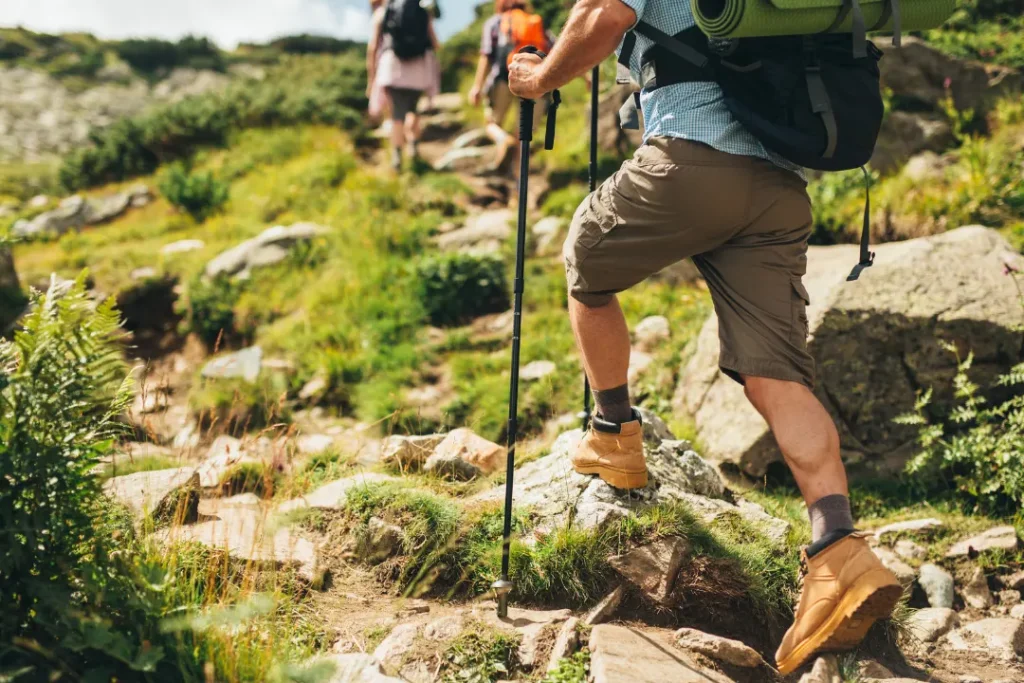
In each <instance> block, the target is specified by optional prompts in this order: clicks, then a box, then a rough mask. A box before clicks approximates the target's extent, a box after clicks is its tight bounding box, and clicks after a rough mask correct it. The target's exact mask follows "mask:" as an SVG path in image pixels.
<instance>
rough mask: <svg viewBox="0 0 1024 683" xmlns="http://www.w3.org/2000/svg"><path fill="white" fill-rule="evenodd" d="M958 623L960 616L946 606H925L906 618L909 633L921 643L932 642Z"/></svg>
mask: <svg viewBox="0 0 1024 683" xmlns="http://www.w3.org/2000/svg"><path fill="white" fill-rule="evenodd" d="M959 625H960V617H959V616H957V613H956V612H954V611H953V610H952V609H949V608H948V607H926V608H925V609H919V610H916V611H914V612H913V613H911V615H910V616H909V617H908V618H907V628H908V629H909V630H910V633H911V634H912V635H913V636H914V637H915V638H917V639H918V640H920V641H921V642H923V643H934V642H935V641H936V640H938V639H939V638H941V637H942V636H944V635H946V634H947V633H949V631H951V630H952V629H954V628H956V627H957V626H959Z"/></svg>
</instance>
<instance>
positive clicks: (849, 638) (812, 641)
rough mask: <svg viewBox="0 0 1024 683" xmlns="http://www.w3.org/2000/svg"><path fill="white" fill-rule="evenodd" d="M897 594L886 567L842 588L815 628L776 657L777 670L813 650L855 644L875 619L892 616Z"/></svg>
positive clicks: (790, 668) (795, 665) (789, 669)
mask: <svg viewBox="0 0 1024 683" xmlns="http://www.w3.org/2000/svg"><path fill="white" fill-rule="evenodd" d="M883 577H884V579H883ZM901 597H903V586H901V585H900V584H899V583H896V584H893V583H892V581H891V579H890V576H889V572H888V571H885V572H884V573H883V572H881V571H872V572H869V573H868V574H867V575H866V576H863V577H861V578H860V580H858V581H857V583H855V584H854V586H853V587H852V588H851V589H850V590H848V591H847V592H846V595H844V596H843V599H842V600H841V601H840V602H839V605H838V606H837V607H836V609H835V610H834V611H833V612H832V615H831V616H830V617H829V618H828V619H827V620H826V621H825V623H824V624H822V625H821V627H819V628H818V630H817V631H815V632H814V633H813V634H811V636H810V637H808V638H807V639H806V640H804V641H803V642H802V643H800V645H798V646H797V647H796V648H794V649H793V652H792V653H790V655H789V656H788V657H784V658H783V659H781V660H779V662H778V668H779V673H781V674H782V675H788V674H791V673H793V672H794V671H796V670H797V669H799V668H800V666H801V665H803V664H804V662H806V661H807V660H808V659H810V658H811V656H812V655H814V654H815V653H816V652H819V651H829V650H831V651H837V650H838V651H843V650H852V649H853V648H855V647H857V646H858V645H860V643H861V641H863V640H864V636H865V635H867V632H868V629H870V628H871V626H872V625H873V624H874V623H875V622H876V621H878V620H879V619H888V618H889V617H891V616H892V613H893V610H895V609H896V605H897V604H898V603H899V601H900V598H901Z"/></svg>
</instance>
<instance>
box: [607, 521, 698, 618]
mask: <svg viewBox="0 0 1024 683" xmlns="http://www.w3.org/2000/svg"><path fill="white" fill-rule="evenodd" d="M689 553H690V544H689V543H688V542H687V541H686V540H684V539H682V538H679V537H671V538H663V539H661V540H659V541H655V542H654V543H651V544H649V545H645V546H643V547H640V548H636V549H634V550H631V551H629V552H628V553H626V554H624V555H616V556H614V557H609V558H608V564H610V565H611V566H612V568H613V569H614V570H615V571H617V572H618V573H619V574H620V575H621V576H622V578H624V579H625V580H626V581H628V582H630V583H631V584H633V585H634V586H636V587H637V588H639V589H640V591H641V592H642V593H643V594H644V595H645V596H647V598H649V599H650V600H652V601H654V602H656V603H658V604H661V605H665V604H668V602H669V598H670V596H671V595H672V588H673V587H674V585H675V582H676V576H677V575H678V574H679V570H680V569H681V568H682V566H683V562H684V561H685V560H686V558H687V557H688V556H689Z"/></svg>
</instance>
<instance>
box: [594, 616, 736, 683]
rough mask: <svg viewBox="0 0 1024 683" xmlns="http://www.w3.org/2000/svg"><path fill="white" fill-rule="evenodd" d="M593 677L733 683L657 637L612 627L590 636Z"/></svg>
mask: <svg viewBox="0 0 1024 683" xmlns="http://www.w3.org/2000/svg"><path fill="white" fill-rule="evenodd" d="M590 674H591V677H592V679H593V682H594V683H665V682H666V681H672V682H673V683H732V679H730V678H729V677H728V676H726V675H725V674H722V673H720V672H718V671H712V670H710V669H706V668H704V667H703V666H701V665H700V664H699V663H698V662H697V661H696V659H694V658H692V657H691V656H690V655H689V654H687V653H685V652H683V651H681V650H679V649H677V648H675V647H673V646H672V645H670V644H669V643H667V642H665V641H664V640H663V638H662V637H661V636H660V635H658V634H653V633H644V632H643V631H640V630H637V629H633V628H627V627H625V626H612V625H609V624H599V625H597V626H595V627H594V629H593V630H592V631H591V632H590Z"/></svg>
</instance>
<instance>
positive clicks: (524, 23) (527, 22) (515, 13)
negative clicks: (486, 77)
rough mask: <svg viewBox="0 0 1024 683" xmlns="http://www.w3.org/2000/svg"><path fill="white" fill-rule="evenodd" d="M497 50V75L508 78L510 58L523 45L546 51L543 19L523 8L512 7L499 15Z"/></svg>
mask: <svg viewBox="0 0 1024 683" xmlns="http://www.w3.org/2000/svg"><path fill="white" fill-rule="evenodd" d="M497 38H498V41H497V50H496V53H495V57H494V59H495V61H496V62H497V63H498V76H499V77H500V78H502V79H504V80H508V68H509V65H511V64H512V58H513V57H515V55H516V53H517V52H519V51H520V50H522V49H523V48H524V47H527V46H531V47H535V48H537V49H538V50H540V51H542V52H547V50H548V49H549V48H550V45H548V34H547V32H546V31H545V30H544V19H543V18H542V17H541V16H540V15H538V14H530V13H529V12H527V11H526V10H524V9H520V8H517V9H513V10H509V11H508V12H505V13H504V14H502V15H501V21H500V22H499V24H498V35H497Z"/></svg>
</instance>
